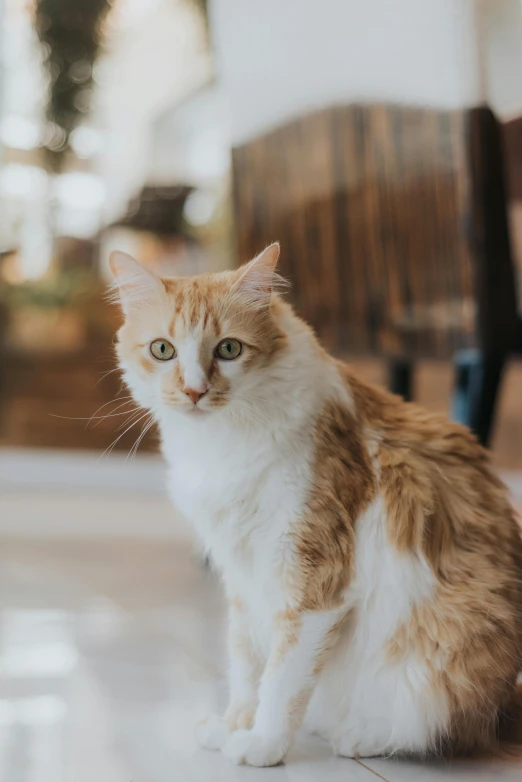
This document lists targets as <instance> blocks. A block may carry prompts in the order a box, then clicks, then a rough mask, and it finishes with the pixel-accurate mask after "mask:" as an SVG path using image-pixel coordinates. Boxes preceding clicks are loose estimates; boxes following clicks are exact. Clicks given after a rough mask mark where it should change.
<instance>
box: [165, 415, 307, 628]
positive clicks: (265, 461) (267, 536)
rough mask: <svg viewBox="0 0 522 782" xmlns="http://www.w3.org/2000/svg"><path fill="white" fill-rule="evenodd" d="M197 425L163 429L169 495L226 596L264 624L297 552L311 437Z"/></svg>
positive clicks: (278, 601)
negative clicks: (295, 532)
mask: <svg viewBox="0 0 522 782" xmlns="http://www.w3.org/2000/svg"><path fill="white" fill-rule="evenodd" d="M200 423H205V422H203V421H194V422H193V424H192V422H189V424H188V425H185V426H181V427H178V428H177V429H176V432H175V436H174V433H173V435H172V436H169V434H168V430H166V429H165V430H164V452H165V455H166V457H167V460H168V462H169V471H168V476H169V478H168V480H169V491H170V494H171V497H172V499H173V501H174V503H175V505H176V507H177V508H178V509H179V511H180V512H181V513H182V514H183V515H184V516H185V517H186V518H188V519H189V520H190V521H191V522H192V523H193V524H194V526H195V527H196V529H197V531H198V533H199V535H200V537H201V539H202V542H203V544H204V546H205V547H206V549H207V550H208V551H210V553H211V555H212V559H213V561H214V563H215V565H216V566H217V567H218V569H219V570H220V572H221V574H222V576H223V579H224V582H225V587H226V590H227V592H228V593H229V595H230V596H231V597H233V596H237V595H240V596H241V597H242V599H243V600H246V601H247V603H248V604H249V608H250V611H249V613H251V614H252V615H253V617H254V621H260V622H262V621H263V618H264V616H265V614H266V615H267V616H273V613H274V609H275V610H277V609H278V607H279V606H280V605H281V603H282V601H283V600H284V594H283V590H282V589H281V583H280V581H281V578H282V576H283V574H284V570H285V564H286V561H287V559H288V558H289V557H291V555H292V547H291V539H290V535H289V532H290V530H291V528H292V525H293V524H294V523H295V521H296V520H297V519H298V518H299V516H300V514H301V512H302V509H303V505H304V503H305V502H306V498H307V495H308V491H309V487H310V484H311V461H312V451H313V432H312V431H310V430H307V429H304V430H303V429H300V430H299V433H298V434H295V435H294V436H291V437H288V432H285V437H284V440H283V438H282V437H280V436H279V435H278V430H277V429H276V428H275V427H274V428H265V429H262V428H261V427H257V428H255V429H248V430H244V429H239V430H236V431H234V430H232V431H231V428H230V427H227V428H224V427H223V428H222V427H221V426H219V425H218V423H216V424H212V423H211V422H209V423H208V424H207V423H205V425H204V426H201V427H199V426H196V424H197V425H199V424H200ZM198 428H199V431H198Z"/></svg>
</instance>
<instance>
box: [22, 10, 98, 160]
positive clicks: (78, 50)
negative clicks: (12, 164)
mask: <svg viewBox="0 0 522 782" xmlns="http://www.w3.org/2000/svg"><path fill="white" fill-rule="evenodd" d="M110 7H111V0H36V4H35V28H36V31H37V33H38V37H39V38H40V41H41V42H42V45H43V52H44V59H45V64H46V67H47V70H48V73H49V80H50V91H49V102H48V108H47V116H48V119H49V122H50V126H49V137H48V138H47V139H46V144H45V148H46V150H47V151H48V154H49V162H50V167H51V168H53V169H55V170H58V169H59V168H60V166H61V163H62V160H63V157H64V153H65V152H66V151H67V149H68V147H69V135H70V133H71V131H73V130H74V128H75V127H76V125H77V124H78V122H79V120H80V118H81V117H82V115H83V114H85V113H86V112H87V111H88V110H89V106H90V96H91V93H92V87H93V78H92V69H93V65H94V61H95V59H96V56H97V54H98V51H99V48H100V41H101V25H102V22H103V19H104V18H105V15H106V14H107V12H108V10H109V9H110Z"/></svg>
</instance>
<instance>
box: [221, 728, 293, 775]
mask: <svg viewBox="0 0 522 782" xmlns="http://www.w3.org/2000/svg"><path fill="white" fill-rule="evenodd" d="M288 744H289V742H288V740H287V738H286V737H282V738H281V737H279V736H273V735H265V734H262V733H255V732H254V731H253V730H236V731H234V733H232V734H231V736H230V738H229V740H228V741H227V743H226V744H225V746H224V748H223V754H224V755H226V756H227V758H229V759H230V760H231V761H232V762H233V763H236V764H237V765H238V766H240V765H243V764H244V765H247V766H276V765H277V764H278V763H281V761H282V760H283V758H284V757H285V755H286V753H287V751H288Z"/></svg>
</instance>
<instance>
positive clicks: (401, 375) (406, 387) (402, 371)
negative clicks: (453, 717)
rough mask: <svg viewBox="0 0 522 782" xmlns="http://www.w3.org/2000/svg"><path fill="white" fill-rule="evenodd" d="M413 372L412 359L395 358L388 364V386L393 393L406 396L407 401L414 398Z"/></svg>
mask: <svg viewBox="0 0 522 782" xmlns="http://www.w3.org/2000/svg"><path fill="white" fill-rule="evenodd" d="M413 373H414V365H413V362H412V361H406V360H405V359H402V358H393V359H391V360H390V362H389V364H388V388H389V389H390V391H391V392H392V394H398V395H399V396H402V397H404V399H405V400H406V401H407V402H411V400H412V399H413Z"/></svg>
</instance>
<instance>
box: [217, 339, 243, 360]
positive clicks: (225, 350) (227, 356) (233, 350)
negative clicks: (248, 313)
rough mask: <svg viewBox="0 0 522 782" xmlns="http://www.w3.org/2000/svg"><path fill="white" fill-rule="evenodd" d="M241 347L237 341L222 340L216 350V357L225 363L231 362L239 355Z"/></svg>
mask: <svg viewBox="0 0 522 782" xmlns="http://www.w3.org/2000/svg"><path fill="white" fill-rule="evenodd" d="M242 350H243V345H242V344H241V342H240V341H239V340H238V339H224V340H223V341H222V342H220V343H219V345H218V346H217V348H216V356H217V357H218V358H222V359H224V360H225V361H233V360H234V359H235V358H237V357H238V356H240V355H241V351H242Z"/></svg>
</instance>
